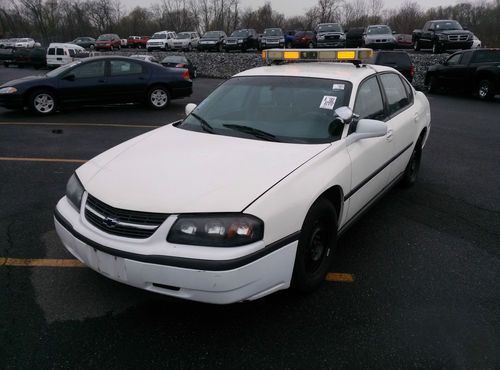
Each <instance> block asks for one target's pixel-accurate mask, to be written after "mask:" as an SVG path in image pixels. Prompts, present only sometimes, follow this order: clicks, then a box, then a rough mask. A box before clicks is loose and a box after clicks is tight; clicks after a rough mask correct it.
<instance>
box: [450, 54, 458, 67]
mask: <svg viewBox="0 0 500 370" xmlns="http://www.w3.org/2000/svg"><path fill="white" fill-rule="evenodd" d="M461 56H462V54H455V55H452V56H451V57H449V58H448V60H447V62H448V65H450V66H454V65H457V64H458V62H459V60H460V57H461Z"/></svg>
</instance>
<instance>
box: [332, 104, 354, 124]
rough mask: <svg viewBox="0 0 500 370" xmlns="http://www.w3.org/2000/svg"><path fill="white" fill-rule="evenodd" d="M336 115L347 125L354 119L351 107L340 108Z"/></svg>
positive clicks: (336, 110)
mask: <svg viewBox="0 0 500 370" xmlns="http://www.w3.org/2000/svg"><path fill="white" fill-rule="evenodd" d="M335 114H336V115H337V117H338V118H339V119H340V120H341V121H342V122H343V123H344V124H345V125H346V124H348V123H349V122H351V120H352V117H353V113H352V110H351V108H349V107H338V108H337V109H335Z"/></svg>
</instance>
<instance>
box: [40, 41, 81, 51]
mask: <svg viewBox="0 0 500 370" xmlns="http://www.w3.org/2000/svg"><path fill="white" fill-rule="evenodd" d="M49 48H71V49H75V48H76V49H82V50H85V49H84V48H82V47H81V46H79V45H76V44H72V43H71V42H51V43H50V44H49Z"/></svg>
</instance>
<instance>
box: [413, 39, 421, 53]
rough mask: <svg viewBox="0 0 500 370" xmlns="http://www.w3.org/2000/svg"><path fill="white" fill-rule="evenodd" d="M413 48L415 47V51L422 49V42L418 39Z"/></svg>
mask: <svg viewBox="0 0 500 370" xmlns="http://www.w3.org/2000/svg"><path fill="white" fill-rule="evenodd" d="M413 49H415V51H420V42H418V40H415V43H414V44H413Z"/></svg>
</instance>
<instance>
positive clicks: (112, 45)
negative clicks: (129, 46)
mask: <svg viewBox="0 0 500 370" xmlns="http://www.w3.org/2000/svg"><path fill="white" fill-rule="evenodd" d="M121 47H122V42H121V40H120V36H118V35H117V34H114V33H106V34H104V35H101V36H99V37H98V38H97V40H96V42H95V49H96V50H110V51H113V50H120V49H121Z"/></svg>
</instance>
